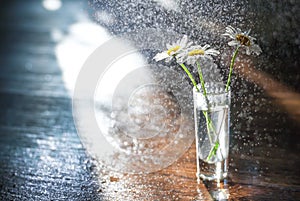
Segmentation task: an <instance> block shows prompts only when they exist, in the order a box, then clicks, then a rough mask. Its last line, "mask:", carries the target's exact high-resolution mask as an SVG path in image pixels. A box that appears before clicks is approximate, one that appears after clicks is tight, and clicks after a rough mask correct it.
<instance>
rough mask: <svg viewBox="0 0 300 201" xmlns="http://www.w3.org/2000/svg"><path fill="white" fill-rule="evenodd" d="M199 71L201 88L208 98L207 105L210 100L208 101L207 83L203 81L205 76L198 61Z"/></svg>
mask: <svg viewBox="0 0 300 201" xmlns="http://www.w3.org/2000/svg"><path fill="white" fill-rule="evenodd" d="M196 63H197V69H198V74H199V79H200V83H201V87H202V89H203V95H204V97H205V98H206V101H207V104H208V100H207V93H206V89H205V82H204V79H203V74H202V70H201V66H200V64H199V62H198V61H197V62H196Z"/></svg>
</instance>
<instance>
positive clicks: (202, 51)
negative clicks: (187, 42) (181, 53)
mask: <svg viewBox="0 0 300 201" xmlns="http://www.w3.org/2000/svg"><path fill="white" fill-rule="evenodd" d="M188 55H189V56H195V55H204V50H192V51H190V52H189V53H188Z"/></svg>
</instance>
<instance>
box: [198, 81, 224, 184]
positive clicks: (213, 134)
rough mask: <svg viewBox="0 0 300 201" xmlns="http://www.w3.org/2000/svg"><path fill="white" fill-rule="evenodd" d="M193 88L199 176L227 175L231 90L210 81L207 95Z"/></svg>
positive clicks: (207, 178)
mask: <svg viewBox="0 0 300 201" xmlns="http://www.w3.org/2000/svg"><path fill="white" fill-rule="evenodd" d="M198 88H199V89H200V92H197V91H196V89H195V88H194V89H193V98H194V118H195V134H196V153H197V177H198V180H199V179H200V178H201V179H203V180H221V179H223V178H225V177H227V169H228V161H227V158H228V152H229V121H230V118H229V113H230V90H229V92H226V91H225V86H224V85H223V84H220V83H207V84H205V89H206V93H207V96H206V97H205V96H204V95H203V92H202V90H201V86H200V85H199V86H198Z"/></svg>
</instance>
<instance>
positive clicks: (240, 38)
mask: <svg viewBox="0 0 300 201" xmlns="http://www.w3.org/2000/svg"><path fill="white" fill-rule="evenodd" d="M250 31H251V30H249V31H247V32H242V31H241V29H239V28H236V29H235V28H233V27H232V26H228V27H226V31H225V33H224V34H222V35H223V36H228V37H230V38H231V39H233V40H232V41H230V42H228V45H229V46H239V47H245V50H246V54H247V55H250V54H251V53H252V52H253V53H255V54H256V55H259V54H260V53H261V48H260V47H259V46H258V45H257V44H255V42H254V41H255V40H256V39H255V38H254V37H252V36H250V35H249V33H250Z"/></svg>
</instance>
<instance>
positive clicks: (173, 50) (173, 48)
mask: <svg viewBox="0 0 300 201" xmlns="http://www.w3.org/2000/svg"><path fill="white" fill-rule="evenodd" d="M179 48H180V46H179V45H177V46H175V47H172V48H170V49H168V51H167V54H168V55H169V56H170V55H171V53H172V52H176V51H177V50H179Z"/></svg>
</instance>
